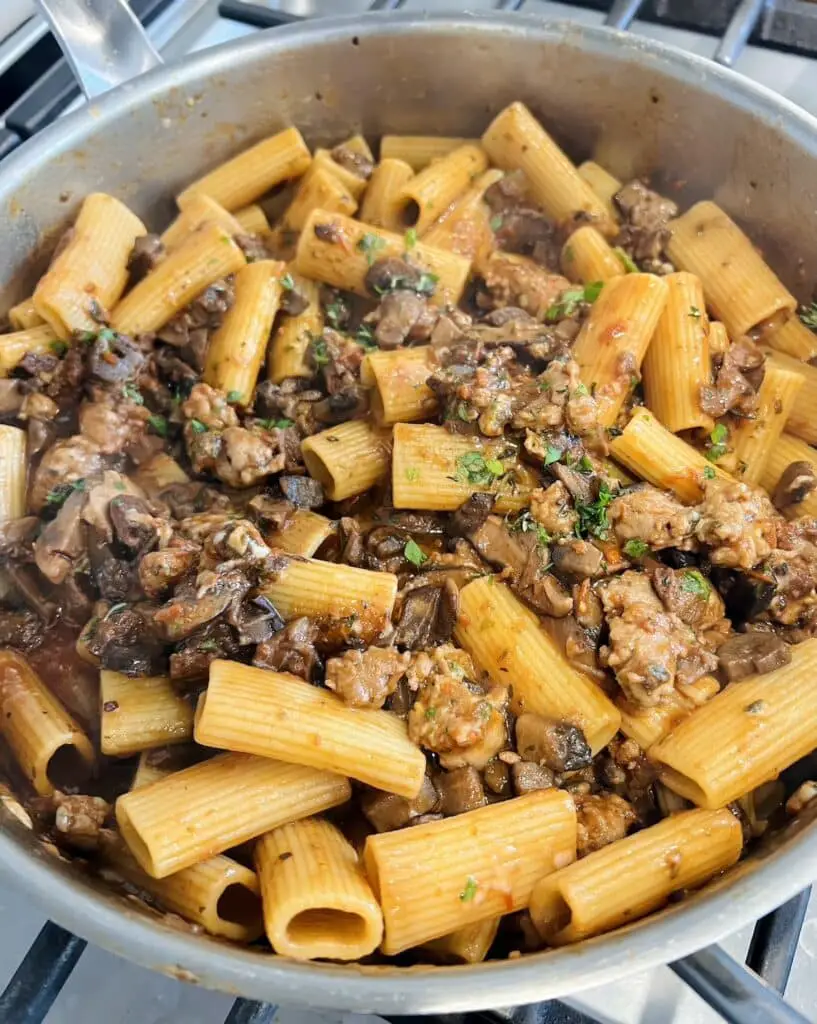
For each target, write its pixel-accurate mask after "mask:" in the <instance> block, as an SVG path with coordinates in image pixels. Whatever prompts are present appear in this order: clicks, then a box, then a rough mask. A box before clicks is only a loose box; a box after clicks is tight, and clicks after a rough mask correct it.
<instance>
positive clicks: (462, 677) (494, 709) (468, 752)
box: [407, 645, 508, 768]
mask: <svg viewBox="0 0 817 1024" xmlns="http://www.w3.org/2000/svg"><path fill="white" fill-rule="evenodd" d="M407 677H408V682H409V686H410V687H411V688H412V689H416V690H417V699H416V700H415V702H414V705H413V707H412V709H411V711H410V712H409V717H408V728H409V736H410V737H411V739H412V741H413V742H414V743H416V744H417V745H418V746H421V747H424V748H425V749H426V750H431V751H434V752H435V753H437V754H439V755H440V764H442V765H443V767H444V768H458V767H463V766H465V765H470V766H472V767H475V768H484V767H485V765H486V764H487V763H488V761H490V759H491V758H492V757H494V756H496V754H497V753H498V752H499V751H500V750H501V749H502V748H503V747H504V746H505V745H506V743H507V731H506V728H505V715H504V712H505V707H506V705H507V701H508V692H507V690H506V689H505V688H504V687H491V688H490V689H489V690H487V691H486V690H485V689H483V687H482V686H480V685H479V684H478V683H477V682H476V681H475V680H476V670H475V668H474V664H473V662H472V661H471V659H470V657H469V656H468V655H467V654H466V653H465V652H464V651H461V650H458V649H457V648H456V647H452V646H450V645H445V646H443V647H437V648H435V649H433V650H430V651H424V652H422V653H420V654H418V655H416V656H415V658H414V662H413V664H412V666H411V668H410V669H409V671H408V675H407Z"/></svg>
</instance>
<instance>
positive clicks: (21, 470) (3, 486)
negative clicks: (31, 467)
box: [0, 424, 26, 523]
mask: <svg viewBox="0 0 817 1024" xmlns="http://www.w3.org/2000/svg"><path fill="white" fill-rule="evenodd" d="M25 510H26V435H25V434H24V432H23V431H22V430H20V429H19V428H18V427H8V426H6V425H5V424H0V523H5V522H7V521H8V520H9V519H19V518H20V516H22V515H24V514H25Z"/></svg>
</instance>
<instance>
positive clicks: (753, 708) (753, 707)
mask: <svg viewBox="0 0 817 1024" xmlns="http://www.w3.org/2000/svg"><path fill="white" fill-rule="evenodd" d="M765 709H766V701H765V700H753V701H752V703H751V704H747V705H746V707H745V708H744V709H743V710H744V711H745V712H746V713H747V714H748V715H759V714H761V713H762V712H763V711H764V710H765Z"/></svg>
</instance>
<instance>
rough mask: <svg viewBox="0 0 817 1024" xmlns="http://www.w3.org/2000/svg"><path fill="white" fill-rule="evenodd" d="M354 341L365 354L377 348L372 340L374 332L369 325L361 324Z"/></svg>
mask: <svg viewBox="0 0 817 1024" xmlns="http://www.w3.org/2000/svg"><path fill="white" fill-rule="evenodd" d="M355 341H356V342H357V343H358V345H360V346H361V347H362V348H365V349H366V351H367V352H374V351H375V350H376V349H377V348H378V347H379V346H378V344H377V342H376V341H375V340H374V331H373V330H372V328H371V326H370V325H369V324H361V325H360V327H358V329H357V333H356V334H355Z"/></svg>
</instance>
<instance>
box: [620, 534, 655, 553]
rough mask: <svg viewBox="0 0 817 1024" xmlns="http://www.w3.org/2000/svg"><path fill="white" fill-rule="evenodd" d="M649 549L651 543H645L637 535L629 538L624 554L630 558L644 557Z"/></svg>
mask: <svg viewBox="0 0 817 1024" xmlns="http://www.w3.org/2000/svg"><path fill="white" fill-rule="evenodd" d="M649 550H650V546H649V544H645V543H644V541H643V540H638V538H637V537H633V539H632V540H628V541H627V543H626V544H625V545H624V554H625V555H626V556H627V557H628V558H642V557H643V556H644V555H646V553H647V552H648V551H649Z"/></svg>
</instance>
